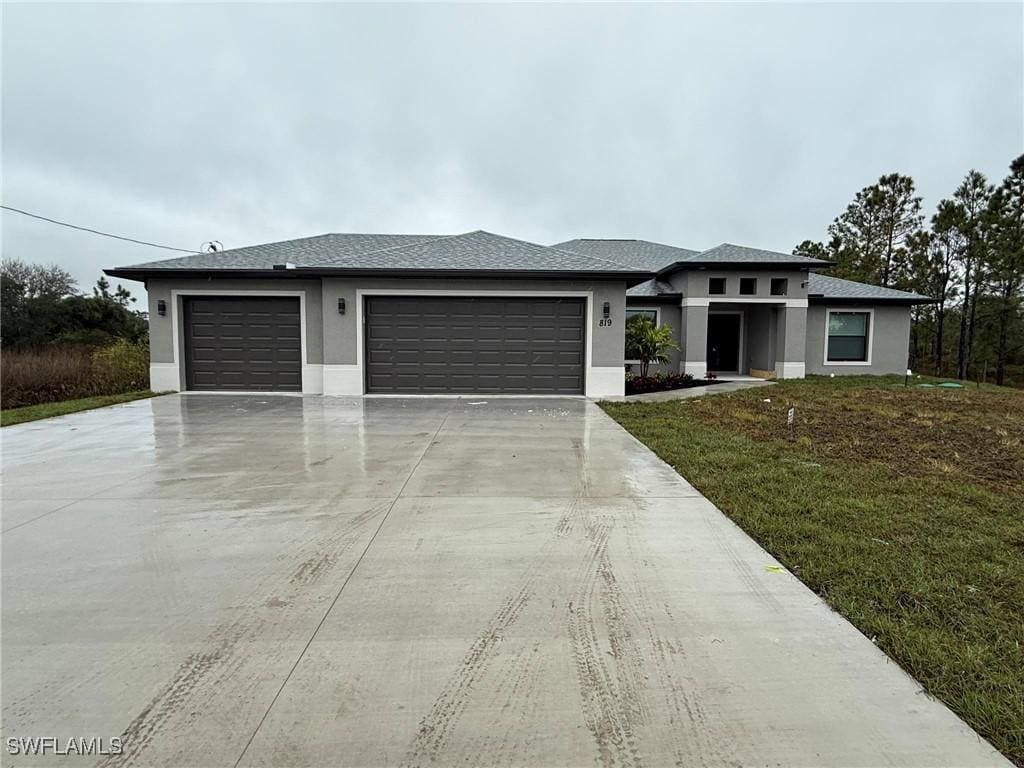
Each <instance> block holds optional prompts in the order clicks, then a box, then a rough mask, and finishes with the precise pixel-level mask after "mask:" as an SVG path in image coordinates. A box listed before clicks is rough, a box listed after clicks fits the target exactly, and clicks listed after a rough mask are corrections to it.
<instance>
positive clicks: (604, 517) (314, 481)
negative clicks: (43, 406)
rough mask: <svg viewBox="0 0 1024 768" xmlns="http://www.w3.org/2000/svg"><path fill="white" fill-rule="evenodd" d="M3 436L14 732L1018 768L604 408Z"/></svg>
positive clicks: (424, 405)
mask: <svg viewBox="0 0 1024 768" xmlns="http://www.w3.org/2000/svg"><path fill="white" fill-rule="evenodd" d="M2 440H3V527H4V529H6V532H5V533H4V535H3V553H2V554H3V559H2V577H3V590H4V591H3V606H2V611H3V615H2V619H3V624H2V651H3V658H2V665H3V666H2V677H3V736H4V737H5V739H9V738H15V739H17V738H19V737H31V736H46V735H49V736H54V737H57V738H60V739H67V738H69V737H72V736H75V737H83V736H84V737H99V738H102V739H105V740H107V743H108V744H109V739H110V738H111V737H115V736H117V737H120V738H122V739H123V740H124V753H123V754H122V755H119V756H112V757H110V758H106V759H104V760H101V761H100V762H101V763H102V764H104V765H108V766H112V765H146V766H184V765H188V766H234V765H242V766H253V765H268V766H269V765H322V766H332V767H334V766H348V765H352V766H390V765H436V766H448V765H470V766H483V765H488V766H490V765H530V766H549V765H550V766H594V765H597V766H625V765H629V766H634V767H635V766H645V765H647V766H665V765H679V766H737V765H783V766H883V765H884V766H940V765H941V766H951V765H956V766H999V765H1002V766H1005V765H1008V764H1007V763H1006V762H1005V761H1004V760H1003V759H1002V758H1001V757H1000V756H999V755H998V754H997V753H995V752H994V751H993V750H992V748H991V747H990V746H989V745H988V744H987V743H985V742H984V741H982V740H981V739H979V738H978V736H977V735H976V734H974V733H973V732H972V731H971V730H970V729H969V728H968V727H967V726H965V725H964V724H963V723H962V722H961V721H960V720H958V719H957V718H956V717H955V716H954V715H953V714H952V713H950V711H949V710H947V709H946V708H945V707H944V706H942V705H941V704H939V703H937V702H935V701H933V700H931V699H929V698H928V697H927V696H925V695H924V694H923V693H922V692H921V690H920V687H919V686H918V685H917V684H916V683H915V682H914V681H913V680H912V679H911V678H909V677H908V676H907V675H906V674H904V673H903V672H902V671H901V670H900V669H899V668H898V667H897V666H896V665H895V664H893V663H892V662H890V661H889V660H888V659H887V658H886V657H885V656H884V655H883V654H882V653H881V652H880V651H878V650H877V649H876V648H875V647H874V645H872V643H871V642H870V641H869V640H868V639H866V638H865V637H864V636H862V635H861V634H860V633H859V632H857V631H856V630H855V629H854V628H853V627H851V626H850V625H849V624H848V623H847V622H845V621H844V620H843V619H841V618H840V617H839V616H837V615H836V614H835V613H833V612H832V611H830V610H829V609H828V608H827V607H826V606H825V605H824V604H823V603H822V602H821V601H820V600H819V599H818V598H817V597H816V596H815V595H814V594H812V593H811V592H810V591H808V590H807V589H806V588H805V587H803V586H802V585H801V584H800V582H799V581H797V579H795V578H794V577H793V576H791V575H790V574H789V573H787V572H785V571H784V570H783V569H781V568H780V566H779V565H778V563H777V562H776V561H775V560H773V559H772V558H771V557H769V556H768V555H767V554H766V553H765V552H764V551H763V550H762V549H761V548H760V547H759V546H757V545H756V544H755V543H754V542H753V541H751V540H750V539H749V538H748V537H747V536H745V535H744V534H743V533H742V532H741V531H740V530H739V529H738V528H737V527H736V526H735V525H733V524H732V523H731V522H730V521H729V520H727V519H726V518H725V517H724V516H723V515H722V514H721V513H720V512H719V511H718V510H717V509H716V508H715V507H714V506H713V505H712V504H710V503H709V502H708V501H707V500H706V499H704V498H703V497H702V496H701V495H700V494H699V493H697V492H696V491H695V490H694V489H693V488H692V487H691V486H690V485H689V484H688V483H686V482H685V481H684V480H683V479H682V478H680V477H679V476H678V475H676V473H675V472H673V471H672V470H671V468H669V467H668V466H666V465H665V464H663V463H662V462H661V461H660V460H658V459H657V458H656V457H655V456H654V455H653V454H652V453H651V452H650V451H648V450H647V449H646V448H644V447H643V446H642V445H640V444H639V443H638V442H637V441H636V440H634V439H633V438H632V437H631V436H630V435H628V434H627V433H626V432H624V431H623V430H622V429H621V428H620V427H619V426H618V425H617V424H615V423H614V422H613V421H611V420H610V419H609V418H608V417H606V416H605V414H604V413H603V412H601V410H600V409H599V408H598V407H597V406H596V405H594V404H593V403H590V402H586V401H583V400H578V399H574V400H564V401H562V400H495V401H487V400H486V398H478V399H466V400H431V399H416V400H391V399H385V400H371V399H367V400H359V399H351V400H349V399H331V398H321V397H305V398H303V397H272V396H268V397H237V396H216V395H207V396H203V395H187V396H169V397H163V398H158V399H155V400H151V401H140V402H136V403H131V404H128V405H124V406H119V407H114V408H109V409H104V410H99V411H93V412H89V413H83V414H77V415H73V416H68V417H63V418H59V419H52V420H48V421H44V422H37V423H33V424H25V425H22V426H17V427H9V428H5V429H4V430H3V433H2ZM5 744H6V742H5ZM94 762H95V758H94V759H93V760H90V759H88V758H82V757H78V756H75V755H72V756H66V757H60V756H55V755H53V754H50V755H47V756H45V757H39V758H33V759H25V758H22V757H18V756H12V755H5V759H4V764H5V765H22V764H33V765H42V764H60V765H76V766H80V765H88V764H92V763H94Z"/></svg>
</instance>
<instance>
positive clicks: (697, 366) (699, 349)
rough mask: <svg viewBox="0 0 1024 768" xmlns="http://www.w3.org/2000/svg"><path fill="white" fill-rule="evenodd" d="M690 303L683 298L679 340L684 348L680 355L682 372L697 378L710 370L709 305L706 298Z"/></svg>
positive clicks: (700, 377) (701, 377) (702, 376)
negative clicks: (701, 301)
mask: <svg viewBox="0 0 1024 768" xmlns="http://www.w3.org/2000/svg"><path fill="white" fill-rule="evenodd" d="M691 301H696V302H697V303H694V304H691V303H688V302H687V300H686V299H683V303H682V313H681V314H682V318H681V321H680V324H681V325H682V328H680V329H679V340H680V341H681V342H682V345H683V350H682V352H681V353H680V355H679V357H680V358H681V359H680V362H679V367H680V372H681V373H688V374H690V375H691V376H693V378H695V379H703V378H704V375H705V374H706V373H707V372H708V305H707V300H706V299H705V300H704V302H703V303H700V300H699V299H698V300H693V299H691Z"/></svg>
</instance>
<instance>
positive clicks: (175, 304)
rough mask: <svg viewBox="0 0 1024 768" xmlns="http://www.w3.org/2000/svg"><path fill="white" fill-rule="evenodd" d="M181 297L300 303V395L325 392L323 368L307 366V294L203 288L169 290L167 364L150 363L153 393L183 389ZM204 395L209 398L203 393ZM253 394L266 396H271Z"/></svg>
mask: <svg viewBox="0 0 1024 768" xmlns="http://www.w3.org/2000/svg"><path fill="white" fill-rule="evenodd" d="M183 296H251V297H254V298H255V297H260V296H267V297H273V296H287V297H293V298H296V297H297V298H298V300H299V336H300V342H299V344H300V347H301V350H300V351H301V353H302V393H303V394H307V395H317V394H321V393H322V392H323V391H324V387H323V366H322V365H319V364H316V365H310V364H309V363H308V361H307V357H306V351H307V350H306V292H305V291H301V290H300V291H263V290H256V291H252V290H224V289H205V288H180V289H179V288H174V289H172V290H171V301H170V306H169V308H168V309H169V312H170V315H171V317H170V321H171V357H172V361H171V362H170V363H151V364H150V366H149V386H150V388H151V389H152V390H153V391H154V392H181V391H184V389H185V375H184V374H185V371H184V369H183V368H182V365H181V360H182V347H181V344H182V336H183V331H182V328H181V322H182V312H181V307H182V302H181V297H183ZM203 394H211V393H208V392H204V393H203ZM222 394H233V395H237V394H245V393H240V392H233V391H232V392H224V393H222ZM255 394H260V395H266V394H273V393H270V392H258V393H255Z"/></svg>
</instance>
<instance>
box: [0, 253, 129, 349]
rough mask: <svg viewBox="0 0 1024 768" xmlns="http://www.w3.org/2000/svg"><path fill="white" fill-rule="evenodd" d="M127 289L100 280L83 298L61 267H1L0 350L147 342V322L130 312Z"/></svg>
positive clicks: (6, 262)
mask: <svg viewBox="0 0 1024 768" xmlns="http://www.w3.org/2000/svg"><path fill="white" fill-rule="evenodd" d="M134 303H135V299H134V297H132V295H131V293H130V292H129V291H128V290H127V289H125V288H124V287H123V286H120V285H119V286H117V288H116V289H113V290H112V289H111V286H110V283H109V282H108V281H107V279H106V278H105V277H101V278H100V279H99V280H98V281H97V282H96V285H95V287H94V288H93V289H92V294H91V295H84V294H81V293H79V291H78V288H77V282H76V281H75V279H74V278H73V277H72V276H71V274H70V273H69V272H68V271H67V270H65V269H63V268H62V267H59V266H57V265H55V264H54V265H51V266H45V265H42V264H27V263H25V262H23V261H20V260H18V259H3V261H2V262H0V346H2V347H3V348H4V349H36V350H39V349H45V348H47V347H62V346H87V347H104V346H107V345H109V344H112V343H113V342H115V341H117V340H118V339H125V340H126V341H129V342H132V343H141V342H144V341H147V339H148V334H149V328H148V325H147V323H146V318H145V316H144V315H143V314H142V313H141V312H138V311H135V310H133V309H132V305H133V304H134Z"/></svg>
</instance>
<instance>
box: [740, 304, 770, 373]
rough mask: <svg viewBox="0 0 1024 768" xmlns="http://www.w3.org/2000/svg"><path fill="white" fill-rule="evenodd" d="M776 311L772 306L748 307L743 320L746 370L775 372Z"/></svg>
mask: <svg viewBox="0 0 1024 768" xmlns="http://www.w3.org/2000/svg"><path fill="white" fill-rule="evenodd" d="M777 312H778V309H777V308H776V307H773V306H765V305H763V304H762V305H750V306H748V308H747V312H746V317H745V318H744V320H745V321H746V322H745V327H746V333H747V338H746V350H745V352H746V358H747V370H748V371H749V370H750V369H751V368H758V369H760V370H762V371H774V370H775V322H776V314H777Z"/></svg>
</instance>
